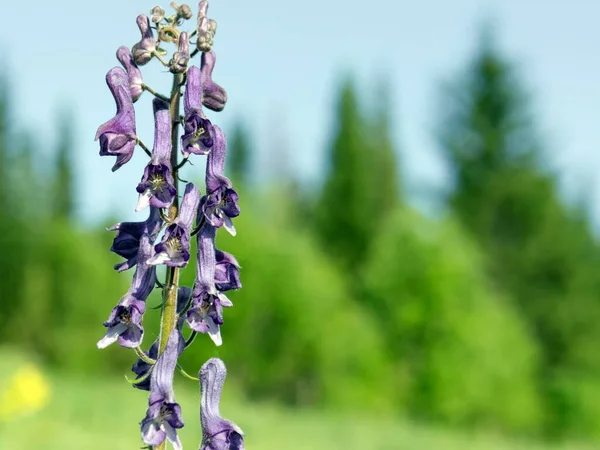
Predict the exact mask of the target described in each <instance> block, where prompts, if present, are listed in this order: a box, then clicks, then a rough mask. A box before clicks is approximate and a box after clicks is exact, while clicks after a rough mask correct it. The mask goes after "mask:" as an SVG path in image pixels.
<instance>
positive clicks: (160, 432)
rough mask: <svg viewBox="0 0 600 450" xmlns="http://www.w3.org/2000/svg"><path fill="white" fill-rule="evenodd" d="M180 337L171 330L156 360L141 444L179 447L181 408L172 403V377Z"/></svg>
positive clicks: (181, 425) (143, 421)
mask: <svg viewBox="0 0 600 450" xmlns="http://www.w3.org/2000/svg"><path fill="white" fill-rule="evenodd" d="M179 340H180V336H179V333H178V332H177V330H176V329H175V330H173V331H172V333H171V335H170V336H169V340H168V341H167V345H166V347H165V351H164V352H163V354H162V355H160V356H159V357H158V359H157V360H156V364H155V365H154V368H153V370H152V375H151V377H150V396H149V398H148V409H147V410H146V417H145V418H144V420H142V422H141V430H142V440H143V441H144V443H145V444H148V445H152V446H158V445H160V444H162V443H163V442H164V441H165V438H166V439H168V440H169V441H170V442H171V444H172V445H173V448H175V449H176V450H181V449H182V448H183V447H182V445H181V442H180V441H179V437H178V436H177V431H176V429H177V428H183V420H182V417H181V406H179V404H178V403H176V402H175V393H174V392H173V376H174V375H175V366H176V364H177V357H178V348H179Z"/></svg>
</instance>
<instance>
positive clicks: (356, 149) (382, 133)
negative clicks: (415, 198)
mask: <svg viewBox="0 0 600 450" xmlns="http://www.w3.org/2000/svg"><path fill="white" fill-rule="evenodd" d="M386 114H387V112H386V111H385V109H384V110H383V112H380V119H381V120H379V121H376V122H375V124H374V125H372V124H371V123H370V122H369V120H367V119H366V118H365V117H364V114H363V113H362V108H361V105H360V104H359V101H358V99H357V95H356V91H355V88H354V86H353V84H352V83H351V82H346V83H345V84H344V85H343V86H342V88H341V91H340V94H339V99H338V105H337V111H336V115H337V116H336V121H337V128H336V131H335V136H334V138H333V143H332V146H331V150H330V152H329V155H328V159H329V160H328V174H327V178H326V180H325V183H324V186H323V191H322V193H321V196H320V198H319V200H318V203H317V205H316V208H315V219H316V220H315V225H316V227H315V231H316V233H317V235H318V236H320V238H321V241H322V242H323V243H326V245H327V247H328V248H329V249H330V250H331V251H332V253H333V254H334V255H335V258H336V259H337V261H338V262H339V263H341V264H342V265H343V266H344V267H345V268H346V269H349V270H350V271H351V272H353V273H356V272H357V271H358V269H359V267H360V262H361V261H362V260H363V258H364V257H365V255H366V253H367V251H368V249H369V246H370V243H371V240H372V236H373V232H372V230H373V224H378V223H379V222H380V221H381V220H383V218H384V217H385V215H386V214H387V212H388V211H389V209H390V208H393V207H394V206H395V201H396V200H395V199H396V198H397V195H398V192H397V190H398V187H397V173H396V161H395V155H394V152H393V149H392V147H391V144H390V139H389V133H388V131H389V130H387V127H388V125H387V124H386Z"/></svg>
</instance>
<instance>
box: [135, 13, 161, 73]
mask: <svg viewBox="0 0 600 450" xmlns="http://www.w3.org/2000/svg"><path fill="white" fill-rule="evenodd" d="M136 21H137V26H138V28H139V29H140V33H142V39H141V40H140V42H138V43H137V44H135V45H134V46H133V48H132V49H131V53H132V55H133V60H134V61H135V63H136V64H137V65H138V66H143V65H144V64H146V63H147V62H148V61H150V60H151V59H152V56H153V55H154V52H155V51H156V40H155V39H154V34H152V28H150V19H148V16H145V15H144V14H140V15H139V16H137V19H136Z"/></svg>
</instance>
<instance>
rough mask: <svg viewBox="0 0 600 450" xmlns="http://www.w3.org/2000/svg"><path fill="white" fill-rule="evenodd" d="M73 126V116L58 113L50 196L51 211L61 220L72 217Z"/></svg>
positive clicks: (73, 201)
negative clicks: (52, 182) (56, 142)
mask: <svg viewBox="0 0 600 450" xmlns="http://www.w3.org/2000/svg"><path fill="white" fill-rule="evenodd" d="M73 127H74V125H73V118H72V117H70V116H69V114H68V113H65V112H63V113H62V114H61V115H60V121H59V124H58V146H57V149H56V174H55V177H54V180H55V185H54V186H53V188H54V189H53V198H52V213H53V214H54V215H55V216H56V217H57V218H59V219H62V220H69V219H72V218H73V212H74V209H75V199H74V191H73V188H74V180H73V166H74V162H75V161H74V157H75V152H74V150H75V149H74V146H73Z"/></svg>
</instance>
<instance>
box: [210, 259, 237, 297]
mask: <svg viewBox="0 0 600 450" xmlns="http://www.w3.org/2000/svg"><path fill="white" fill-rule="evenodd" d="M215 256H216V261H217V265H216V267H215V286H216V288H217V289H218V290H219V291H221V292H226V291H231V290H233V289H239V288H241V287H242V283H241V282H240V270H239V269H240V265H239V263H238V262H237V260H236V259H235V257H234V256H233V255H231V254H229V253H226V252H222V251H220V250H216V251H215Z"/></svg>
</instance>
